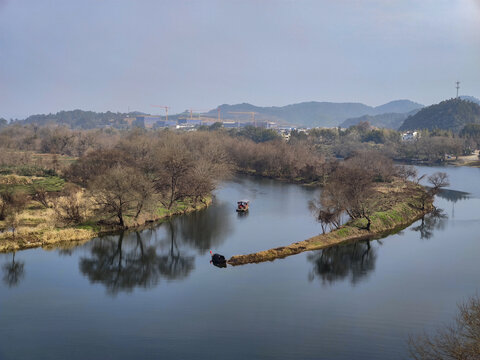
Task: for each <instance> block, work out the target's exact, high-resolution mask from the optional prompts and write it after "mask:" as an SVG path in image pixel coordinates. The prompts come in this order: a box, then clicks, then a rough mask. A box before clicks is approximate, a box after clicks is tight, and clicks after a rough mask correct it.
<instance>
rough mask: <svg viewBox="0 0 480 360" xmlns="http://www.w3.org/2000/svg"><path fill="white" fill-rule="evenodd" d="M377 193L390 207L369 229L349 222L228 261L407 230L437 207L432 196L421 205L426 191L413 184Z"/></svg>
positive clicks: (272, 256)
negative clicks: (318, 233)
mask: <svg viewBox="0 0 480 360" xmlns="http://www.w3.org/2000/svg"><path fill="white" fill-rule="evenodd" d="M378 194H379V196H381V197H383V199H382V200H383V201H382V204H386V206H387V208H382V209H379V211H377V212H375V213H374V214H373V215H372V224H371V227H370V231H367V230H365V229H363V228H364V227H365V225H366V220H365V219H357V220H354V221H350V222H348V223H346V224H345V225H343V226H341V227H340V228H339V229H335V230H333V231H331V232H329V233H326V234H321V235H317V236H314V237H312V238H310V239H307V240H304V241H300V242H296V243H293V244H290V245H287V246H281V247H277V248H274V249H269V250H265V251H259V252H256V253H252V254H246V255H235V256H232V257H231V258H230V259H229V260H228V261H227V263H228V264H230V265H233V266H237V265H244V264H251V263H259V262H264V261H273V260H275V259H279V258H284V257H287V256H290V255H296V254H299V253H301V252H304V251H312V250H320V249H323V248H326V247H329V246H333V245H338V244H341V243H345V242H351V241H358V240H367V239H375V238H381V237H384V236H386V235H389V234H391V233H394V232H397V231H400V230H402V229H404V228H405V227H407V226H409V225H411V224H412V223H413V222H415V221H416V220H418V219H420V218H422V216H424V215H425V214H427V213H429V212H431V211H432V210H433V209H434V207H433V197H430V198H429V199H428V200H427V201H426V202H425V204H424V206H422V203H423V202H422V200H421V198H422V196H424V194H425V190H424V189H423V187H421V186H419V185H416V184H413V183H405V184H404V185H403V186H401V187H398V184H396V186H395V187H393V186H386V187H383V188H382V189H379V193H378Z"/></svg>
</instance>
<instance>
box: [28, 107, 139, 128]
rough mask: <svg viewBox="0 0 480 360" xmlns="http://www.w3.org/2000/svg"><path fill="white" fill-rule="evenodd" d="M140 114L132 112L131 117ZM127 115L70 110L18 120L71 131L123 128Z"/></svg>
mask: <svg viewBox="0 0 480 360" xmlns="http://www.w3.org/2000/svg"><path fill="white" fill-rule="evenodd" d="M139 114H141V113H138V112H132V113H130V115H131V116H135V115H139ZM127 115H129V114H124V113H114V112H111V111H107V112H104V113H99V112H95V111H84V110H71V111H59V112H57V113H56V114H48V115H44V114H41V115H31V116H29V117H28V118H26V119H25V120H20V121H21V122H22V123H23V124H36V125H47V124H57V125H65V126H68V127H71V128H72V129H94V128H99V127H104V126H114V127H123V126H125V125H126V123H125V121H124V118H126V117H127Z"/></svg>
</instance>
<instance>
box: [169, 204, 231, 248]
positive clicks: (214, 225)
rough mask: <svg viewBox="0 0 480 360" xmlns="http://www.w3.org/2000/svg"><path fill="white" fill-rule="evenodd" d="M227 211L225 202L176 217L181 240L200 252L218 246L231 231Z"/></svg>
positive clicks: (227, 207) (228, 209) (228, 208)
mask: <svg viewBox="0 0 480 360" xmlns="http://www.w3.org/2000/svg"><path fill="white" fill-rule="evenodd" d="M229 211H231V209H230V207H229V206H228V205H227V204H218V205H216V206H214V207H211V208H209V209H207V210H206V211H205V210H204V211H199V212H195V213H192V214H190V215H189V216H182V217H179V218H176V219H175V221H174V223H175V225H176V226H178V227H179V228H180V233H181V241H182V242H183V243H185V244H188V245H190V246H191V247H193V248H195V249H197V250H198V251H199V253H200V254H205V253H206V252H207V251H208V250H210V249H212V248H216V247H218V246H219V245H221V244H222V243H223V242H224V241H225V239H226V238H227V234H228V233H229V232H230V231H231V223H230V217H229V216H225V214H227V213H228V212H229Z"/></svg>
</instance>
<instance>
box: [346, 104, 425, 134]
mask: <svg viewBox="0 0 480 360" xmlns="http://www.w3.org/2000/svg"><path fill="white" fill-rule="evenodd" d="M419 110H420V109H417V110H412V111H410V112H408V113H386V114H379V115H363V116H360V117H356V118H350V119H347V120H345V121H344V122H342V123H341V124H340V126H341V127H342V128H348V127H350V126H354V125H358V124H359V123H361V122H366V121H367V122H368V123H369V124H370V125H372V126H375V127H379V128H386V129H394V130H397V129H398V128H399V127H400V126H401V125H402V124H403V122H404V121H405V119H406V118H408V117H409V116H410V115H414V114H416V113H417V112H418V111H419Z"/></svg>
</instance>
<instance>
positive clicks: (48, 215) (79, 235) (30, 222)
mask: <svg viewBox="0 0 480 360" xmlns="http://www.w3.org/2000/svg"><path fill="white" fill-rule="evenodd" d="M211 202H212V199H211V198H210V197H209V198H206V199H204V201H203V202H198V203H197V204H193V203H191V202H189V201H182V202H178V203H176V204H175V205H174V206H172V208H171V209H166V208H165V207H163V206H161V205H158V206H157V208H156V209H155V210H154V211H151V212H148V213H145V214H143V215H142V216H141V218H139V219H136V220H135V221H133V219H128V218H127V223H128V226H127V227H125V228H123V229H120V228H119V227H118V226H115V225H107V224H102V223H101V222H100V223H99V222H98V221H96V220H95V219H90V220H89V221H86V222H84V223H82V224H79V225H75V226H73V225H72V226H58V224H57V221H56V219H55V212H54V210H53V209H52V208H45V207H43V206H40V205H39V204H37V203H35V202H33V201H31V202H30V203H29V204H28V206H27V207H26V209H25V210H24V211H22V212H21V213H20V214H18V227H17V229H16V231H15V235H14V234H13V232H12V231H9V230H8V229H7V228H6V224H5V221H0V252H11V251H17V250H22V249H29V248H35V247H44V248H48V247H52V246H57V245H63V244H66V243H76V242H83V241H88V240H91V239H93V238H95V237H98V236H100V235H102V234H106V233H115V232H118V231H123V230H133V229H141V228H143V227H144V226H146V225H148V224H152V223H159V222H161V221H164V220H165V219H168V218H170V217H172V216H175V215H181V214H187V213H190V212H193V211H196V210H200V209H203V208H205V207H207V206H208V205H210V204H211ZM129 220H132V221H129Z"/></svg>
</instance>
